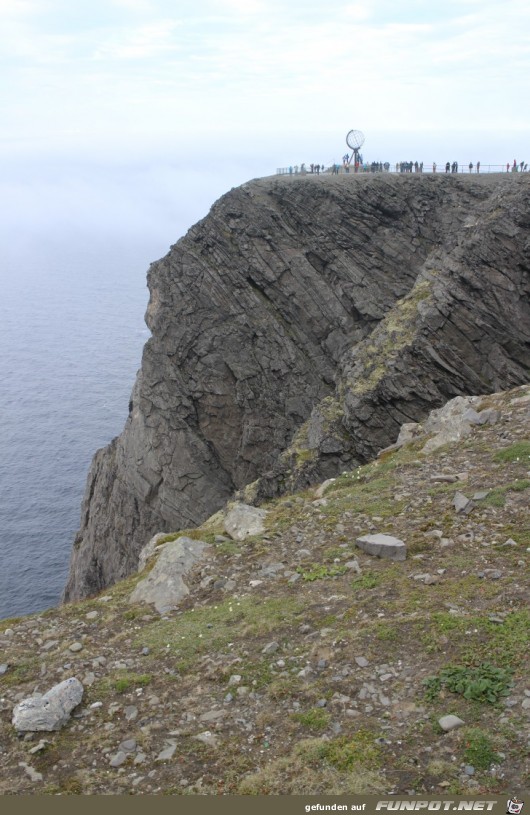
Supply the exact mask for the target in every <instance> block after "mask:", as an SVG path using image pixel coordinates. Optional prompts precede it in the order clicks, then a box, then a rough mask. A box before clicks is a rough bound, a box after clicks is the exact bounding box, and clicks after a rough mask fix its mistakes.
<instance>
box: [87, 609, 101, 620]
mask: <svg viewBox="0 0 530 815" xmlns="http://www.w3.org/2000/svg"><path fill="white" fill-rule="evenodd" d="M85 617H86V618H87V620H95V619H96V617H99V611H89V612H88V614H85Z"/></svg>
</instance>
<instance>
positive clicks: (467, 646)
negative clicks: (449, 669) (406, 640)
mask: <svg viewBox="0 0 530 815" xmlns="http://www.w3.org/2000/svg"><path fill="white" fill-rule="evenodd" d="M416 625H417V628H418V633H417V637H418V640H419V641H420V642H422V643H423V645H425V646H428V645H429V644H430V643H432V642H433V641H437V640H439V639H440V637H442V636H444V635H445V634H449V633H450V635H451V642H452V645H453V648H454V649H455V651H456V652H457V653H458V655H459V656H458V658H459V660H460V661H461V662H463V663H468V664H469V665H477V664H480V663H481V662H496V663H498V664H499V665H503V666H504V667H506V668H513V669H514V670H515V671H517V668H518V667H520V665H521V655H522V654H526V653H527V652H528V648H529V647H530V611H528V609H522V610H520V611H514V612H512V613H511V614H509V615H508V616H507V617H506V618H505V620H504V622H503V623H502V624H500V625H499V624H498V623H494V622H491V621H490V620H489V619H488V616H486V615H482V614H480V615H473V616H466V617H460V616H458V615H454V614H449V612H445V611H441V612H435V613H434V614H432V615H431V616H430V619H424V620H422V621H421V622H419V623H416ZM467 631H473V635H472V638H470V636H469V635H468V634H466V632H467Z"/></svg>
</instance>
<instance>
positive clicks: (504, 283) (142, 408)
mask: <svg viewBox="0 0 530 815" xmlns="http://www.w3.org/2000/svg"><path fill="white" fill-rule="evenodd" d="M528 182H529V180H528V179H527V177H526V176H524V175H521V176H518V177H516V178H514V177H510V176H508V177H506V178H504V177H503V176H500V175H499V176H490V177H487V176H483V177H475V178H473V177H464V176H460V177H458V176H450V177H448V176H420V175H418V176H405V177H404V176H356V175H353V174H351V175H349V176H339V177H336V176H334V177H332V176H318V177H310V176H306V177H300V176H297V177H294V178H289V177H285V178H284V177H277V178H273V179H263V180H259V181H253V182H250V183H248V184H244V185H243V186H242V187H239V188H237V189H234V190H232V191H231V192H230V193H228V194H227V195H225V196H224V197H223V198H221V199H220V200H219V201H218V202H217V203H216V204H215V205H214V206H213V208H212V210H211V212H210V214H209V215H208V217H207V218H205V219H204V220H203V221H201V222H199V223H198V224H197V225H196V226H194V227H193V228H192V229H191V230H190V231H189V232H188V234H187V235H186V236H185V237H184V238H182V239H181V240H180V241H179V242H178V243H177V244H176V245H175V246H173V247H172V248H171V250H170V252H169V253H168V255H167V256H166V257H165V258H163V259H162V260H160V261H158V262H157V263H154V264H153V265H152V266H151V269H150V271H149V274H148V283H149V289H150V294H151V296H150V301H149V306H148V310H147V315H146V321H147V324H148V326H149V328H150V330H151V332H152V337H151V339H150V340H149V341H148V343H147V344H146V346H145V349H144V353H143V359H142V367H141V371H140V373H139V375H138V378H137V381H136V384H135V387H134V390H133V394H132V397H131V402H130V412H129V417H128V419H127V422H126V425H125V428H124V431H123V433H122V434H121V436H119V437H118V438H117V439H115V440H114V441H113V442H112V443H111V444H110V445H109V446H108V447H107V448H105V449H104V450H100V451H98V453H97V454H96V456H95V458H94V461H93V464H92V467H91V469H90V473H89V476H88V482H87V490H86V495H85V499H84V502H83V508H82V518H81V528H80V530H79V533H78V535H77V537H76V540H75V543H74V551H73V556H72V564H71V571H70V576H69V580H68V584H67V587H66V590H65V599H67V600H68V599H75V598H79V597H82V596H86V595H88V594H92V593H95V592H97V591H98V590H100V589H102V588H104V587H105V586H106V585H108V584H110V583H112V582H114V581H116V580H117V579H119V578H121V577H123V576H125V575H126V574H129V573H130V572H132V571H134V570H135V569H136V566H137V562H138V554H139V552H140V550H141V549H142V547H143V546H144V545H145V543H146V542H147V540H148V539H149V537H150V536H151V535H152V534H153V533H154V532H158V531H172V530H178V529H186V528H189V527H193V526H196V525H197V524H199V523H200V522H201V521H203V520H204V519H205V518H206V517H208V516H209V515H210V514H212V513H213V512H214V511H216V510H217V509H218V508H219V507H221V506H222V505H223V504H224V503H225V502H226V501H227V500H228V499H229V498H230V496H232V495H233V494H234V492H236V491H239V494H240V497H242V498H244V500H246V501H248V502H251V503H257V502H259V501H261V500H263V499H265V498H267V497H270V496H272V495H275V494H278V493H279V492H281V491H283V490H285V489H287V488H289V487H300V486H303V485H304V484H309V483H313V482H315V481H317V480H322V479H323V478H326V477H329V476H333V475H335V474H336V473H337V472H339V471H340V470H341V469H344V468H345V466H348V467H351V466H352V465H353V464H355V463H356V462H357V461H365V460H367V459H368V458H370V457H372V456H373V455H374V454H375V453H377V451H378V450H379V449H381V448H383V447H385V446H387V445H390V444H392V443H393V442H395V440H396V438H397V435H398V432H399V428H400V426H401V425H402V424H403V423H405V422H417V421H419V420H421V419H422V418H423V417H424V416H425V415H426V413H427V412H428V411H429V410H430V409H431V408H433V407H437V406H439V405H441V404H443V403H444V402H445V401H447V400H448V399H450V398H452V397H454V396H456V395H458V394H466V393H484V392H493V391H498V390H502V389H505V388H509V387H512V386H514V385H516V384H520V383H522V382H524V381H527V380H528V375H529V371H530V304H529V292H530V274H529V271H530V186H529V183H528Z"/></svg>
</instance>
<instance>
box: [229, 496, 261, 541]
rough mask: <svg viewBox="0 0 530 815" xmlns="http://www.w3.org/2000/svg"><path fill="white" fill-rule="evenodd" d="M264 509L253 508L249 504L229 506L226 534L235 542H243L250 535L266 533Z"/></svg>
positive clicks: (237, 503) (236, 503)
mask: <svg viewBox="0 0 530 815" xmlns="http://www.w3.org/2000/svg"><path fill="white" fill-rule="evenodd" d="M266 517H267V512H266V510H264V509H258V508H257V507H251V506H249V505H248V504H243V503H240V502H235V503H233V504H230V505H229V508H228V512H227V513H226V516H225V519H224V527H225V532H227V534H228V535H230V537H231V538H232V539H233V540H237V541H242V540H245V538H248V537H249V536H250V535H260V534H261V533H262V532H264V531H265V518H266Z"/></svg>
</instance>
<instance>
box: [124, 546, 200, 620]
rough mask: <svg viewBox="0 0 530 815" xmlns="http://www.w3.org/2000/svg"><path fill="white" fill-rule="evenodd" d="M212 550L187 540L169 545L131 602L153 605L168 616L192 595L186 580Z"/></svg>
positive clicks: (142, 581) (133, 595)
mask: <svg viewBox="0 0 530 815" xmlns="http://www.w3.org/2000/svg"><path fill="white" fill-rule="evenodd" d="M211 549H212V547H211V546H210V545H209V544H208V543H205V542H204V541H198V540H192V539H191V538H186V537H182V538H177V540H175V541H172V542H171V543H168V544H166V545H165V546H164V548H163V551H162V552H161V553H160V555H159V557H158V560H157V561H156V563H155V565H154V566H153V568H152V569H151V571H150V572H149V574H148V575H147V577H146V578H144V580H140V582H139V583H138V584H137V585H136V587H135V589H134V591H133V592H132V593H131V595H130V596H129V602H130V603H152V604H153V605H154V607H155V608H156V610H157V611H158V612H159V614H166V613H167V612H168V611H170V610H171V609H172V608H175V606H177V605H178V603H179V602H180V601H181V600H182V599H183V598H184V597H186V596H187V595H188V594H189V588H188V586H187V585H186V583H185V582H184V578H185V577H186V575H187V574H188V572H190V571H191V569H192V568H193V567H194V566H195V565H196V564H197V563H198V562H199V561H200V560H202V559H203V558H204V556H205V555H206V554H207V553H208V552H209V551H211Z"/></svg>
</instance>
